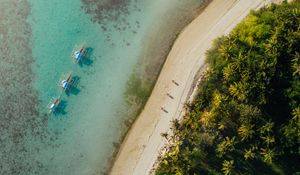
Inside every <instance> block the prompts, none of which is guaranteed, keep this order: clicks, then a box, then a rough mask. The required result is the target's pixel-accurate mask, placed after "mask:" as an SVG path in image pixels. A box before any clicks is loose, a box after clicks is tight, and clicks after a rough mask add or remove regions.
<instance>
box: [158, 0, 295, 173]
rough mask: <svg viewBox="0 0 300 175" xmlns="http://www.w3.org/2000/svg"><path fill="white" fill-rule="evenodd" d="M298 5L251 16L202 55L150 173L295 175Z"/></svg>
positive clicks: (262, 10) (251, 14)
mask: <svg viewBox="0 0 300 175" xmlns="http://www.w3.org/2000/svg"><path fill="white" fill-rule="evenodd" d="M299 22H300V2H299V1H294V2H291V3H287V2H283V3H282V4H280V5H275V4H272V5H271V6H269V7H265V8H262V9H260V10H258V11H252V12H251V13H250V14H249V15H248V16H247V17H246V18H245V19H244V20H243V21H242V22H241V23H240V24H239V25H238V26H237V27H236V28H235V29H234V30H233V31H232V32H231V33H230V34H229V35H228V36H223V37H221V38H219V39H217V40H216V41H215V42H214V45H213V47H212V48H211V49H210V50H209V51H208V52H207V63H208V64H209V71H208V72H207V74H208V76H207V78H206V79H205V80H203V81H202V83H201V85H200V86H199V89H198V95H197V97H196V99H195V101H194V102H193V103H192V104H188V106H189V107H188V112H187V114H186V115H185V116H184V118H183V120H182V121H180V122H178V121H177V122H176V126H173V127H172V130H173V133H174V135H173V136H172V137H171V138H172V139H171V145H170V146H168V151H167V152H166V153H165V154H164V155H162V157H161V158H160V164H159V167H158V169H157V170H156V174H157V175H169V174H176V175H180V174H184V175H185V174H191V175H194V174H296V173H297V172H298V173H299V172H300V26H299Z"/></svg>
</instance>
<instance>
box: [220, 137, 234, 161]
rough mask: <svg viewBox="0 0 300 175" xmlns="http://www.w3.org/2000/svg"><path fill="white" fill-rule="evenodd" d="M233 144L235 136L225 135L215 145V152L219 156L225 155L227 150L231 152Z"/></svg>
mask: <svg viewBox="0 0 300 175" xmlns="http://www.w3.org/2000/svg"><path fill="white" fill-rule="evenodd" d="M234 145H235V137H233V138H231V139H230V138H229V137H226V138H225V139H224V140H223V141H222V142H221V143H220V144H218V146H217V150H216V151H217V152H218V154H219V156H220V157H222V156H223V155H225V154H226V153H227V152H231V151H233V150H234Z"/></svg>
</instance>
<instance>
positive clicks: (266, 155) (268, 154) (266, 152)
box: [260, 148, 275, 164]
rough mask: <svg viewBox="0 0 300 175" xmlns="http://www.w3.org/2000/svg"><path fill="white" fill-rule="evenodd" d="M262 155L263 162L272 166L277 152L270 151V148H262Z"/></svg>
mask: <svg viewBox="0 0 300 175" xmlns="http://www.w3.org/2000/svg"><path fill="white" fill-rule="evenodd" d="M260 154H261V155H262V156H263V160H264V161H265V162H266V163H270V164H271V163H272V162H273V158H274V156H275V151H274V150H272V149H269V148H266V149H264V148H262V149H261V153H260Z"/></svg>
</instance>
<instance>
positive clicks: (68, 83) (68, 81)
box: [60, 73, 74, 91]
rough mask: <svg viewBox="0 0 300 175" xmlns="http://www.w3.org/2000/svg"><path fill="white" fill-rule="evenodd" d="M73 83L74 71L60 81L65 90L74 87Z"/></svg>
mask: <svg viewBox="0 0 300 175" xmlns="http://www.w3.org/2000/svg"><path fill="white" fill-rule="evenodd" d="M73 83H74V78H73V76H72V73H70V74H69V75H68V76H67V77H66V78H65V79H63V80H62V81H61V82H60V86H61V87H62V89H63V90H64V91H67V90H69V89H70V88H71V87H72V85H73Z"/></svg>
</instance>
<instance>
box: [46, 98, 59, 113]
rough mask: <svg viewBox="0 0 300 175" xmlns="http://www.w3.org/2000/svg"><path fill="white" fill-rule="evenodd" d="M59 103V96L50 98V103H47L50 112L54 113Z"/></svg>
mask: <svg viewBox="0 0 300 175" xmlns="http://www.w3.org/2000/svg"><path fill="white" fill-rule="evenodd" d="M59 104H60V97H58V98H53V99H51V101H50V103H49V104H48V106H47V107H48V109H49V112H50V113H55V112H56V111H57V108H58V106H59Z"/></svg>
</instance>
